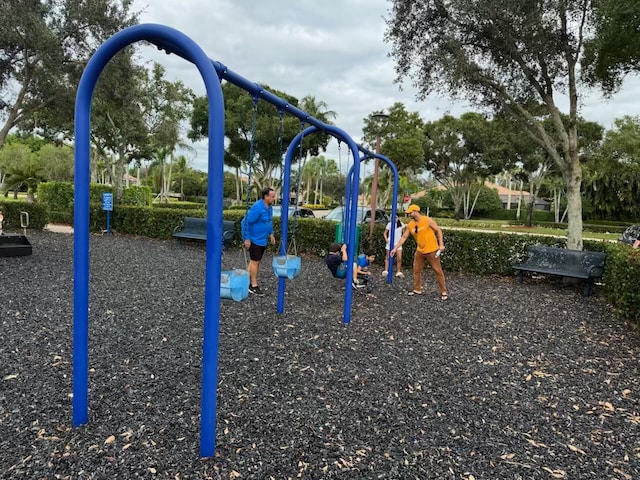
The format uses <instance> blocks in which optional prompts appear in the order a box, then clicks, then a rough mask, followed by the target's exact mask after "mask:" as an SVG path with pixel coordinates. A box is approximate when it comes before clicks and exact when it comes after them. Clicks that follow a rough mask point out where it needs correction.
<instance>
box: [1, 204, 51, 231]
mask: <svg viewBox="0 0 640 480" xmlns="http://www.w3.org/2000/svg"><path fill="white" fill-rule="evenodd" d="M0 207H1V208H2V211H3V212H4V213H3V216H4V221H3V222H2V224H3V228H4V231H5V232H7V231H14V232H17V231H20V230H21V229H22V227H21V226H20V225H21V224H20V214H21V213H22V212H27V213H28V214H29V227H28V228H29V229H34V230H42V229H43V228H44V226H45V225H46V224H47V223H49V209H48V208H47V206H46V205H42V204H39V203H29V202H0Z"/></svg>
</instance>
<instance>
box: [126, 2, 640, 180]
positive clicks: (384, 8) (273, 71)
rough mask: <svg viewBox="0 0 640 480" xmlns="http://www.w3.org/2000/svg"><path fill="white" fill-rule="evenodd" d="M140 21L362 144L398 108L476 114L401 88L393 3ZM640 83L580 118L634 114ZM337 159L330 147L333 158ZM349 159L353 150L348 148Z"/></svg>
mask: <svg viewBox="0 0 640 480" xmlns="http://www.w3.org/2000/svg"><path fill="white" fill-rule="evenodd" d="M133 9H134V10H141V11H142V12H141V14H140V17H139V20H140V22H141V23H160V24H164V25H168V26H170V27H173V28H176V29H177V30H180V31H181V32H183V33H184V34H186V35H188V36H189V37H191V38H192V39H193V40H194V41H195V42H196V43H198V44H199V45H200V46H201V47H202V48H203V50H204V51H205V52H207V54H208V55H209V57H210V58H212V59H213V60H217V61H219V62H221V63H223V64H224V65H226V66H227V67H228V68H229V69H230V70H232V71H233V72H235V73H237V74H239V75H241V76H242V77H244V78H246V79H248V80H250V81H252V82H257V83H261V84H266V85H269V86H270V87H271V88H273V89H277V90H280V91H284V92H287V93H288V94H291V95H294V96H295V97H297V98H299V99H300V98H302V97H304V96H305V95H313V96H315V97H316V99H318V100H321V101H324V102H326V103H327V105H328V108H329V109H330V110H333V111H335V112H336V113H337V115H338V116H337V118H336V120H335V123H336V125H337V126H338V127H340V128H342V129H343V130H345V131H346V132H347V133H349V134H350V135H351V136H352V137H353V138H354V139H355V140H356V142H359V141H360V137H361V135H362V126H363V119H364V118H365V117H367V116H368V115H369V114H370V113H371V112H373V111H375V110H383V109H386V108H388V107H390V106H391V105H393V104H394V103H395V102H402V103H404V104H405V106H406V108H407V110H409V111H417V112H419V114H420V115H421V117H422V118H423V119H425V120H427V121H430V120H435V119H438V118H440V117H441V116H442V115H443V114H444V113H447V112H448V113H451V114H453V115H460V114H461V113H463V112H465V111H469V110H472V109H473V108H472V107H471V106H470V105H468V104H467V103H466V102H456V101H453V100H451V99H448V98H445V97H442V96H438V95H430V96H429V97H427V99H426V100H425V101H422V102H416V100H415V98H416V90H415V89H414V88H413V87H412V85H411V83H410V82H407V83H406V84H404V85H403V86H402V87H403V89H402V90H401V89H400V85H398V84H396V83H394V79H395V66H394V63H393V61H392V60H391V59H390V58H389V57H388V55H387V54H388V52H389V50H390V46H389V45H388V44H385V43H384V41H383V35H384V31H385V28H386V25H385V21H384V17H385V16H386V15H387V14H388V1H387V0H343V1H341V2H340V3H339V4H338V5H336V6H332V7H331V8H329V7H328V6H327V3H326V2H322V1H317V0H297V1H295V2H281V1H278V2H276V1H272V0H262V1H258V0H243V1H237V0H215V1H212V0H182V1H181V2H164V1H163V2H160V1H154V2H150V1H149V0H145V1H142V0H134V2H133ZM141 57H142V58H143V59H144V60H146V61H156V62H158V63H161V64H162V65H164V66H165V68H166V70H167V76H168V78H169V79H170V80H172V81H174V80H182V81H183V82H184V83H185V84H186V85H187V86H188V87H189V88H191V89H193V90H194V91H195V92H196V93H197V94H198V95H202V94H204V85H203V83H202V80H201V78H200V76H199V74H198V72H197V71H196V69H195V67H194V66H192V65H190V64H189V63H188V62H186V61H185V60H183V59H181V58H178V57H176V56H175V55H166V54H165V53H164V52H160V51H158V50H157V49H155V47H144V48H143V49H141ZM639 98H640V81H638V78H637V77H635V78H630V79H629V81H628V82H627V84H626V85H625V88H624V89H623V90H622V91H621V92H620V93H619V94H618V95H616V96H615V97H614V98H613V99H612V100H606V99H603V98H602V97H601V96H600V95H598V94H597V93H596V92H589V94H588V95H586V96H585V98H584V99H583V102H584V103H583V105H582V110H581V114H582V115H583V116H584V117H585V118H587V119H589V120H593V121H597V122H599V123H600V124H602V125H603V126H605V127H607V128H608V127H610V126H611V124H612V123H613V120H614V119H615V118H618V117H621V116H623V115H625V114H626V115H635V114H636V112H637V111H638V109H637V107H638V103H637V102H638V99H639ZM195 147H196V149H197V151H198V155H197V157H196V160H195V167H196V168H199V169H205V168H206V142H198V143H197V144H196V145H195ZM326 155H327V156H328V157H330V158H335V159H337V156H338V149H337V144H336V142H335V141H333V142H331V144H330V145H329V149H328V151H327V154H326ZM343 163H344V151H343Z"/></svg>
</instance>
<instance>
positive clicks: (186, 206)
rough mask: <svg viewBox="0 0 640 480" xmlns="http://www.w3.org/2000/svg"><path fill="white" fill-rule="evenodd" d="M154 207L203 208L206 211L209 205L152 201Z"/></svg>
mask: <svg viewBox="0 0 640 480" xmlns="http://www.w3.org/2000/svg"><path fill="white" fill-rule="evenodd" d="M151 206H152V207H153V208H174V209H175V208H179V209H182V210H202V211H206V208H207V206H206V205H205V204H204V203H193V202H171V203H152V204H151Z"/></svg>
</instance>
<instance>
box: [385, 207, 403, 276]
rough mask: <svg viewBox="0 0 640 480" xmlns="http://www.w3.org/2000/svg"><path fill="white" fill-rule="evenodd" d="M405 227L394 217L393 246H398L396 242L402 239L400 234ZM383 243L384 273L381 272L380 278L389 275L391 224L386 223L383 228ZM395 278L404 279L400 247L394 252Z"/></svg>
mask: <svg viewBox="0 0 640 480" xmlns="http://www.w3.org/2000/svg"><path fill="white" fill-rule="evenodd" d="M404 229H405V225H404V224H403V223H402V222H401V221H400V219H399V218H397V217H396V226H395V230H394V232H393V246H394V247H395V246H396V245H398V242H399V241H400V239H401V238H402V234H403V233H404ZM382 235H383V236H384V241H385V243H386V244H387V245H386V247H385V248H386V255H385V257H384V271H383V272H382V276H383V277H384V276H386V275H387V274H388V273H389V252H390V251H391V248H390V245H389V243H390V242H391V222H389V223H387V226H386V227H384V233H383V234H382ZM396 266H397V267H396V270H397V272H396V277H404V273H402V247H400V248H399V249H398V250H397V252H396Z"/></svg>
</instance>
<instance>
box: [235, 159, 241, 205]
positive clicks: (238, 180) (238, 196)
mask: <svg viewBox="0 0 640 480" xmlns="http://www.w3.org/2000/svg"><path fill="white" fill-rule="evenodd" d="M236 202H238V204H241V203H242V179H241V178H240V169H239V168H238V167H236Z"/></svg>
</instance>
